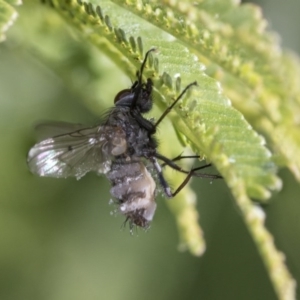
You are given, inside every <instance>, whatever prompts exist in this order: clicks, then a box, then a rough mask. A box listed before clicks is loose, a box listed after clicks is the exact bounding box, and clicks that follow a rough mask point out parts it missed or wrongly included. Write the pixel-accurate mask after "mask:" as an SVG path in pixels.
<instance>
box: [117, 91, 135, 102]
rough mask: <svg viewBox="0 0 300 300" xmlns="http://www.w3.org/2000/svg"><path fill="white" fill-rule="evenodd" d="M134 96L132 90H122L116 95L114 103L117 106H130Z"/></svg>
mask: <svg viewBox="0 0 300 300" xmlns="http://www.w3.org/2000/svg"><path fill="white" fill-rule="evenodd" d="M133 95H134V94H133V93H132V91H131V90H130V89H126V90H122V91H120V92H119V93H118V94H117V95H116V97H115V100H114V103H115V105H120V106H128V105H130V104H131V102H132V99H133Z"/></svg>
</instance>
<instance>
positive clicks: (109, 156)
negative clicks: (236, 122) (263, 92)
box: [28, 49, 221, 228]
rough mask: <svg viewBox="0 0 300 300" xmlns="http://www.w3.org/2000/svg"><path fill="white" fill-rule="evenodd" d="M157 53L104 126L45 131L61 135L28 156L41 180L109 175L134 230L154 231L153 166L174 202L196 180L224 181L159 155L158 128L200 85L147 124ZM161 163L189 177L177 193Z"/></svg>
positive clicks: (59, 125) (58, 126)
mask: <svg viewBox="0 0 300 300" xmlns="http://www.w3.org/2000/svg"><path fill="white" fill-rule="evenodd" d="M152 51H154V49H151V50H149V51H148V52H147V53H146V55H145V59H144V61H143V63H142V65H141V69H140V71H139V73H138V79H137V81H136V82H134V83H133V85H132V86H131V88H130V89H125V90H122V91H120V92H119V93H118V94H117V95H116V97H115V101H114V102H115V106H114V107H113V108H112V109H111V111H110V112H109V114H108V116H107V117H106V119H105V121H103V122H101V124H100V125H97V126H94V127H86V126H82V125H74V124H68V123H51V124H48V125H45V126H44V127H52V129H54V130H57V132H58V134H57V135H55V136H54V137H47V138H46V139H44V140H42V141H41V142H39V143H37V144H36V145H34V146H33V147H32V148H31V149H30V151H29V153H28V166H29V169H30V170H31V172H32V173H36V174H38V175H39V176H48V177H56V178H66V177H71V176H74V177H76V178H77V179H79V178H81V177H82V176H84V175H85V174H86V173H87V172H90V171H95V172H97V173H98V174H105V175H106V177H107V178H108V179H109V181H110V182H111V185H112V188H111V190H110V192H111V194H112V196H113V197H114V198H115V202H116V203H117V205H118V207H119V212H120V213H121V214H123V215H125V216H126V221H129V224H130V228H132V227H133V225H136V226H140V227H143V228H147V227H149V224H150V222H151V221H152V219H153V216H154V213H155V209H156V202H155V190H156V184H155V181H154V180H153V178H152V176H151V174H150V173H149V171H148V169H147V168H148V167H149V165H150V166H151V165H152V168H154V170H155V172H156V173H157V176H158V181H159V183H160V185H161V186H162V189H163V191H164V193H165V194H166V196H167V197H174V196H175V195H176V194H177V193H178V192H179V191H180V190H181V189H182V188H183V187H184V186H185V185H186V184H187V182H188V181H189V179H190V178H191V177H192V176H196V177H205V178H213V179H216V178H221V176H218V175H210V174H202V173H198V172H197V171H198V170H200V169H204V168H206V167H209V166H210V164H208V165H205V166H202V167H199V168H194V169H192V170H190V171H186V170H183V169H182V168H181V167H180V166H178V165H177V164H176V163H175V161H176V160H180V159H182V158H186V157H184V156H179V157H177V158H175V159H173V160H172V159H168V158H166V157H165V156H163V155H161V154H159V153H158V151H157V141H156V139H155V137H154V135H155V133H156V128H157V126H158V125H159V124H160V122H161V121H162V120H163V118H164V117H165V116H166V115H167V114H168V113H169V112H170V111H171V109H172V108H173V107H174V105H176V103H177V102H178V101H179V100H180V99H181V97H182V96H183V95H184V93H185V92H186V91H187V90H188V89H189V88H190V87H192V86H193V85H196V82H193V83H191V84H190V85H188V86H187V87H186V88H185V89H184V90H183V92H182V93H181V94H180V95H179V97H178V98H177V99H176V100H175V101H174V102H173V104H172V105H171V106H169V107H168V108H167V109H166V111H165V112H164V113H163V114H162V116H161V117H160V118H159V119H158V120H157V121H156V122H153V121H151V120H147V119H145V118H144V117H143V114H144V113H146V112H149V111H150V110H151V108H152V104H153V101H152V87H153V83H152V80H151V79H150V78H148V79H147V81H146V82H144V81H143V80H142V75H143V70H144V67H145V64H146V61H147V58H148V55H149V53H151V52H152ZM41 127H43V125H41ZM159 161H162V162H163V165H162V166H164V165H168V166H169V167H171V168H173V169H175V170H177V171H180V172H182V173H186V174H187V177H186V179H185V180H184V181H183V183H182V184H181V185H180V186H179V187H178V188H177V189H176V190H175V191H174V192H172V191H171V189H170V187H169V185H168V183H167V182H166V180H165V178H164V176H163V173H162V168H161V165H160V163H159Z"/></svg>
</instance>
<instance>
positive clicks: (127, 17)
mask: <svg viewBox="0 0 300 300" xmlns="http://www.w3.org/2000/svg"><path fill="white" fill-rule="evenodd" d="M0 1H1V0H0ZM181 2H182V1H178V2H176V1H164V2H163V4H162V3H161V2H160V1H151V2H149V3H147V2H142V1H130V0H128V1H125V2H124V1H121V0H120V1H119V0H114V1H91V3H83V2H81V1H79V2H76V1H74V0H73V1H72V0H68V1H67V0H66V1H64V0H49V1H45V3H46V4H48V6H49V7H51V8H52V9H53V10H54V12H55V13H54V14H53V15H51V16H50V15H49V18H46V17H45V16H43V17H41V16H37V17H36V18H35V19H34V18H33V19H32V20H31V23H30V27H29V31H30V30H31V31H32V32H33V36H34V37H35V39H32V40H30V39H26V42H27V43H28V44H29V45H34V46H35V49H36V51H37V52H38V53H37V55H38V57H40V59H41V60H42V61H43V62H45V63H46V64H48V65H49V66H51V67H52V69H53V70H55V71H56V72H57V73H58V74H59V75H60V76H61V77H62V78H64V80H65V82H67V83H69V84H70V85H72V86H73V88H74V89H75V90H76V91H77V92H78V93H80V95H81V96H82V98H83V99H85V101H86V103H87V105H88V106H90V107H92V106H93V107H95V106H98V105H99V106H101V103H100V104H99V102H100V99H99V97H98V98H97V96H95V95H99V92H98V89H99V86H101V84H99V85H98V81H99V76H100V75H99V73H97V72H98V71H97V69H98V68H101V66H99V65H97V59H96V55H97V54H96V53H95V52H94V50H91V49H89V48H90V46H89V45H87V43H86V42H87V41H89V42H90V43H91V44H93V45H94V46H96V47H97V48H98V49H100V50H101V51H102V52H103V53H105V54H106V55H107V56H108V57H110V58H111V60H113V61H114V62H115V63H116V64H117V65H118V66H119V67H120V68H121V69H122V70H123V72H124V73H125V74H126V75H127V76H130V77H131V78H134V76H135V71H136V69H137V68H139V66H140V63H141V61H142V59H143V54H144V53H145V51H146V50H148V49H150V48H152V47H155V48H157V50H158V51H157V53H155V54H153V55H152V56H151V57H150V59H149V62H148V65H147V70H146V72H145V77H152V78H153V80H154V84H155V103H156V104H157V106H158V107H159V108H160V109H161V110H163V109H165V108H166V107H167V105H169V104H170V103H171V102H172V101H173V99H174V98H175V97H176V95H178V94H179V92H180V91H181V90H182V89H183V88H184V87H185V86H186V85H187V84H188V83H190V82H193V81H195V80H196V81H197V82H198V86H197V87H196V88H193V90H192V91H191V92H190V93H189V94H188V95H187V96H186V97H185V98H184V99H183V101H182V102H181V103H180V105H178V106H176V107H175V109H174V113H173V114H171V115H170V119H171V121H172V123H173V125H174V129H175V131H176V133H177V136H179V137H181V142H182V143H186V144H189V145H190V146H191V148H192V149H193V151H194V152H196V153H198V154H200V155H201V156H202V157H203V158H205V159H206V160H208V161H210V162H212V163H213V165H214V166H215V167H216V168H217V170H218V171H219V172H220V173H221V174H222V176H223V177H224V180H225V181H226V183H227V185H228V187H229V188H230V189H231V192H232V194H233V195H234V197H235V201H236V203H237V205H238V207H239V208H240V211H241V212H242V215H243V218H244V221H245V223H246V225H247V227H248V229H249V232H250V233H251V235H252V236H253V239H254V241H255V243H256V245H257V247H258V250H259V251H260V254H261V256H262V258H263V260H264V262H265V265H266V267H267V269H268V272H269V275H270V278H271V280H272V282H273V284H274V288H275V290H276V291H277V294H278V296H279V298H280V299H294V288H295V283H294V281H293V280H292V279H291V278H290V275H289V272H288V271H287V269H286V267H285V265H284V263H283V258H282V256H281V254H280V253H279V252H278V251H277V250H276V248H275V246H274V243H273V241H272V238H271V236H270V234H269V233H268V232H267V231H266V229H265V227H264V215H263V212H262V211H261V209H260V208H259V207H257V206H255V205H254V204H252V202H251V201H250V199H249V197H252V198H255V199H256V200H259V201H266V200H267V199H268V198H269V197H270V196H271V191H272V190H278V189H280V187H281V183H280V182H281V181H280V179H279V178H278V177H277V176H276V164H277V166H287V167H289V169H290V170H291V171H292V172H293V174H294V175H295V177H296V178H297V179H298V180H299V179H300V153H299V149H300V147H299V142H300V133H299V130H298V128H297V125H298V123H299V115H300V114H299V113H300V105H299V104H300V90H299V89H300V85H299V78H300V64H299V62H298V58H297V57H295V56H294V55H293V54H291V53H288V52H285V51H282V50H281V49H280V47H279V44H278V39H277V37H276V35H275V34H274V33H271V32H268V31H266V29H265V28H266V25H267V24H266V21H265V20H264V19H263V18H262V16H261V13H260V10H259V8H257V7H255V6H253V5H239V4H238V3H237V2H236V1H226V0H215V1H211V0H205V1H202V2H201V3H199V4H197V5H194V4H193V1H191V2H187V1H185V2H184V3H181ZM2 7H3V8H2ZM2 11H4V13H3V14H2ZM57 13H58V14H60V15H61V17H62V18H63V19H64V20H65V21H67V22H68V23H69V24H70V25H71V26H72V27H73V28H76V29H77V30H78V32H79V33H80V37H78V36H76V38H77V39H81V43H82V45H80V46H78V47H77V48H76V47H73V46H72V44H70V43H67V42H64V41H66V36H68V35H69V32H67V31H66V29H65V28H64V29H62V28H61V26H62V23H61V22H60V20H59V19H57V18H56V16H55V14H57ZM12 15H13V10H12V9H11V6H10V5H8V4H6V3H4V2H0V24H3V25H2V27H1V28H5V24H8V23H9V20H11V18H12ZM2 16H4V17H2ZM34 22H36V23H34ZM3 31H4V30H3V29H2V31H1V32H3ZM72 34H73V33H72ZM50 35H53V37H54V38H55V39H56V40H57V41H60V43H57V44H55V48H54V47H53V44H54V43H53V41H52V40H51V39H49V36H50ZM54 49H55V50H56V51H54ZM76 51H78V53H81V54H83V55H81V56H80V57H81V58H82V57H84V59H81V60H77V59H76V58H77V57H79V56H77V55H76ZM82 68H84V69H85V70H86V72H87V80H86V81H85V82H82V80H80V78H81V77H78V78H77V77H76V72H75V76H74V74H73V75H72V76H71V75H70V74H71V70H74V69H75V70H76V69H82ZM108 72H109V71H108ZM102 85H103V83H102ZM113 93H115V91H113ZM231 102H232V104H233V106H234V107H233V106H232V105H231ZM95 103H97V104H95ZM99 111H100V109H99ZM167 130H169V129H168V128H167V127H166V128H165V130H164V129H162V131H164V132H166V131H167ZM257 132H259V133H260V134H261V135H259V134H258V133H257ZM168 136H169V139H168V140H167V141H165V142H164V145H162V146H161V150H162V153H164V154H165V155H167V156H170V157H172V156H176V155H178V153H180V151H181V150H180V149H178V148H179V147H174V146H173V145H174V143H176V142H178V141H177V136H176V135H175V134H174V132H170V135H169V134H168ZM265 140H266V141H267V143H268V144H267V145H268V148H269V149H268V148H267V147H266V146H265ZM170 145H172V146H171V147H170ZM173 175H174V174H173ZM172 177H174V176H172ZM181 181H182V178H181V177H180V176H179V175H178V177H176V178H175V179H174V182H173V183H175V184H177V185H178V184H179V183H180V182H181ZM169 206H170V208H171V210H172V211H173V212H174V215H175V216H176V221H177V224H178V228H179V232H180V236H181V245H182V247H183V248H188V249H189V250H190V251H191V252H192V253H194V254H196V255H200V254H201V253H203V251H204V249H205V244H204V241H203V240H202V234H201V229H200V228H199V227H198V224H197V218H198V215H197V211H196V209H195V195H194V194H193V192H192V191H191V190H190V189H185V191H183V192H182V193H181V194H180V195H179V196H178V197H177V198H176V199H175V200H174V201H171V202H170V203H169ZM278 274H279V275H278Z"/></svg>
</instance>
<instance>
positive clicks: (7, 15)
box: [0, 0, 20, 42]
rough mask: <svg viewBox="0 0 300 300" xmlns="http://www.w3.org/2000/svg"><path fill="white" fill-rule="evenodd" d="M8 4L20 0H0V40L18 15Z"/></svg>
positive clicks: (14, 3) (17, 2)
mask: <svg viewBox="0 0 300 300" xmlns="http://www.w3.org/2000/svg"><path fill="white" fill-rule="evenodd" d="M10 4H12V5H16V4H20V2H19V1H4V0H0V42H2V41H4V40H5V32H6V31H7V30H8V28H9V27H10V26H11V25H12V24H13V22H14V21H15V19H16V18H17V16H18V14H17V12H16V10H15V9H14V8H13V7H12V6H11V5H10Z"/></svg>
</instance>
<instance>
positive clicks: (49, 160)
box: [27, 126, 127, 179]
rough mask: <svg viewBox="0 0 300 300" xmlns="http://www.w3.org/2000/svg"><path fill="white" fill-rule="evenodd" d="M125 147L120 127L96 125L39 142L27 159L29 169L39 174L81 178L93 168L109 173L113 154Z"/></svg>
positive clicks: (123, 135)
mask: <svg viewBox="0 0 300 300" xmlns="http://www.w3.org/2000/svg"><path fill="white" fill-rule="evenodd" d="M126 148H127V145H126V139H125V133H124V131H123V130H122V129H121V128H120V127H112V126H95V127H92V128H85V129H79V130H77V131H73V132H70V133H65V134H61V135H57V136H54V137H52V138H47V139H45V140H43V141H41V142H39V143H37V144H36V145H34V146H33V147H32V148H31V149H30V151H29V153H28V159H27V161H28V166H29V169H30V171H31V172H32V173H35V174H38V175H39V176H47V177H56V178H66V177H72V176H74V177H76V178H77V179H79V178H81V177H82V176H84V175H85V174H86V173H87V172H90V171H96V172H98V173H106V172H108V171H109V170H110V164H111V159H112V157H113V156H114V155H116V153H117V155H120V154H122V153H123V152H125V151H126ZM116 149H117V150H116Z"/></svg>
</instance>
